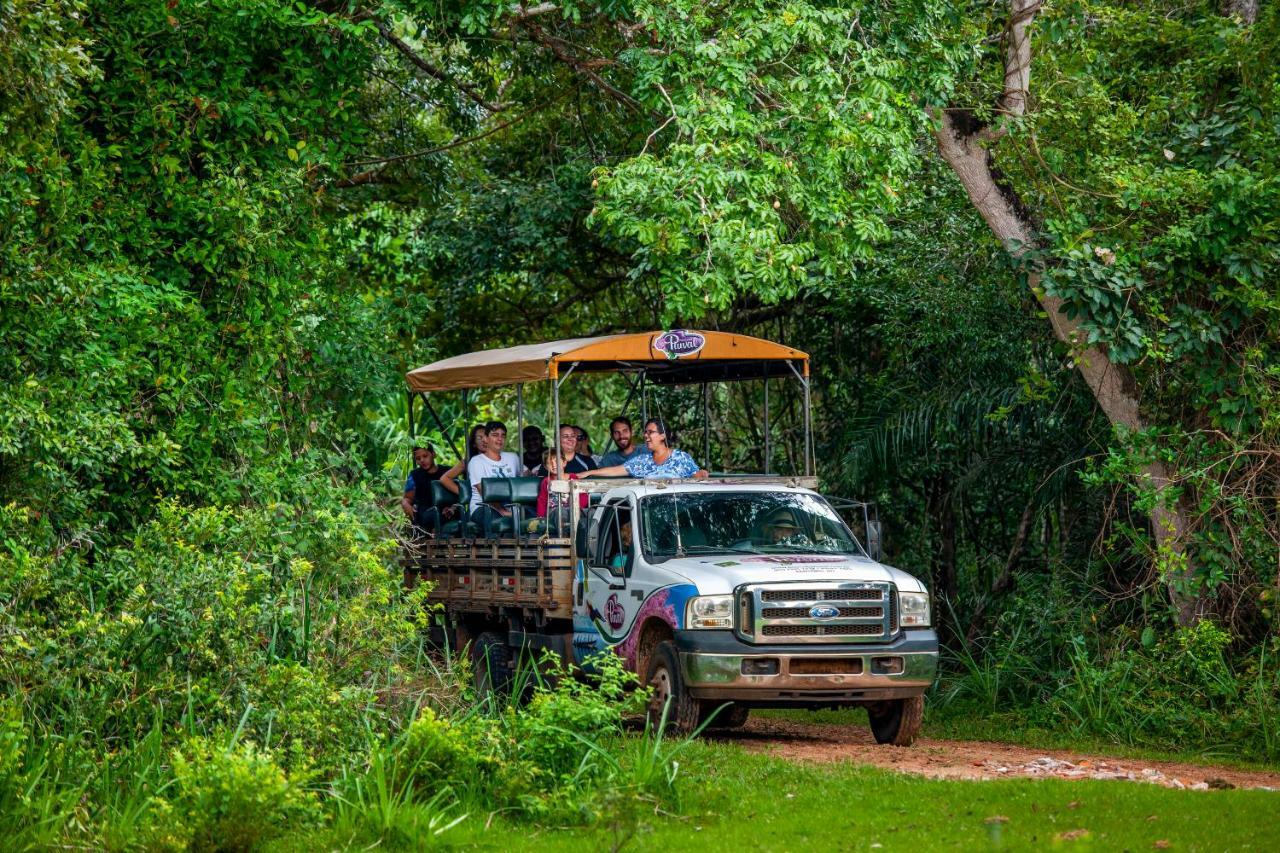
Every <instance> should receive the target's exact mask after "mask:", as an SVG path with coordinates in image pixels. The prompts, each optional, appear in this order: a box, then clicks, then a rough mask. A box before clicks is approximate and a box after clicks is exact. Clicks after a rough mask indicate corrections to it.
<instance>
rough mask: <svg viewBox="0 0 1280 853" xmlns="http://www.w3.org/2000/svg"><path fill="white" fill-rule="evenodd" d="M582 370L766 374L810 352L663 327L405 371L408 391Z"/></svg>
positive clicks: (695, 376) (666, 375)
mask: <svg viewBox="0 0 1280 853" xmlns="http://www.w3.org/2000/svg"><path fill="white" fill-rule="evenodd" d="M789 363H790V364H789ZM569 365H574V368H573V369H574V370H575V371H579V372H600V371H634V372H644V373H645V374H646V375H647V376H648V378H649V379H650V380H652V381H654V382H657V383H660V384H677V385H678V384H684V383H688V382H707V381H733V380H738V379H763V378H766V377H769V376H790V375H793V373H792V370H793V368H794V369H795V370H798V371H799V372H800V373H801V374H802V375H804V376H807V375H808V373H809V355H808V354H807V353H804V352H801V351H800V350H796V349H792V348H791V347H786V346H783V345H782V344H776V343H774V342H772V341H766V340H763V339H762V338H753V337H749V336H747V335H735V334H732V333H729V332H704V331H696V330H692V329H667V330H663V331H658V332H639V333H635V334H626V335H605V336H603V337H598V338H573V339H571V340H565V341H550V342H548V343H542V344H526V345H523V346H518V347H505V348H503V349H492V350H483V351H481V352H472V353H467V354H466V355H457V356H454V357H453V358H446V359H443V360H441V361H437V362H435V363H434V364H428V365H426V366H425V367H419V368H418V369H417V370H411V371H410V372H409V373H407V374H406V375H405V376H406V379H407V380H408V383H409V389H410V390H411V391H454V390H460V389H464V388H485V387H493V386H499V385H515V384H518V383H521V382H536V381H538V380H545V379H553V378H556V377H559V376H562V375H564V373H565V371H566V370H568V366H569Z"/></svg>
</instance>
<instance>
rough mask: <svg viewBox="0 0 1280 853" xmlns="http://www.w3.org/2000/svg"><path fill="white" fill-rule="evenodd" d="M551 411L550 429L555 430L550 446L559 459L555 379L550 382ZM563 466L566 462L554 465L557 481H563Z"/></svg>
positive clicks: (558, 388) (556, 381)
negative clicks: (551, 422)
mask: <svg viewBox="0 0 1280 853" xmlns="http://www.w3.org/2000/svg"><path fill="white" fill-rule="evenodd" d="M551 411H552V420H553V421H554V423H553V424H552V429H554V430H555V436H556V439H555V444H554V445H552V446H553V447H555V449H556V459H560V458H561V457H560V380H559V379H555V378H552V380H551ZM565 464H568V463H567V461H566V462H565V463H564V464H558V465H556V469H557V470H556V479H557V480H563V479H565V473H564V467H565Z"/></svg>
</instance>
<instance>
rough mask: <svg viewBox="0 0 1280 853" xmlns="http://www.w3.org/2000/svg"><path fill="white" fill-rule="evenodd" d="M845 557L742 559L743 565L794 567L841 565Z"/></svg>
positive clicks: (812, 556) (805, 555)
mask: <svg viewBox="0 0 1280 853" xmlns="http://www.w3.org/2000/svg"><path fill="white" fill-rule="evenodd" d="M845 559H846V558H845V557H819V556H817V555H813V554H804V555H802V556H797V557H781V556H777V557H743V558H742V562H744V563H774V564H776V565H779V566H794V565H798V564H803V563H843V562H844V561H845Z"/></svg>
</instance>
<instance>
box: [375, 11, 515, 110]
mask: <svg viewBox="0 0 1280 853" xmlns="http://www.w3.org/2000/svg"><path fill="white" fill-rule="evenodd" d="M378 33H379V34H380V35H381V36H382V38H383V39H384V40H385V41H386V42H387V43H388V44H390V45H391V46H393V47H394V48H395V49H396V50H398V51H400V53H402V54H404V56H405V58H407V59H408V60H409V61H410V62H412V63H413V64H414V65H416V66H417V67H418V69H419V70H420V71H422V73H424V74H426V75H427V76H428V77H432V78H434V79H436V80H439V81H440V82H441V83H447V84H449V85H450V86H453V87H454V88H455V89H457V90H458V91H459V92H461V93H462V94H463V95H465V96H466V97H467V98H468V99H470V100H471V101H472V102H473V103H475V104H476V105H478V106H480V107H483V108H484V109H485V110H487V111H489V112H491V113H499V112H502V110H503V105H501V104H493V103H490V102H489V101H487V100H485V98H484V96H482V95H481V94H480V93H479V92H478V91H477V90H476V87H475V86H473V85H471V84H470V83H464V82H463V81H461V80H458V79H457V78H456V77H454V76H453V75H452V74H450V73H449V72H448V71H445V70H444V69H443V68H440V67H438V66H436V65H434V64H432V63H431V62H428V61H427V60H426V59H425V58H424V57H423V56H422V54H420V53H418V52H417V51H416V50H414V49H413V48H412V47H410V46H409V44H408V43H407V42H405V40H404V39H402V38H400V37H399V36H398V35H396V34H395V33H394V32H392V31H391V27H390V26H388V25H387V23H386V22H385V21H379V22H378Z"/></svg>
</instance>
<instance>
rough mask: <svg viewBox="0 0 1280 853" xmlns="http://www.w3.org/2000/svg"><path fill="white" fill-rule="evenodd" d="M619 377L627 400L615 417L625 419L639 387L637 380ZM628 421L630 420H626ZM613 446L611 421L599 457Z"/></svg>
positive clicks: (623, 374)
mask: <svg viewBox="0 0 1280 853" xmlns="http://www.w3.org/2000/svg"><path fill="white" fill-rule="evenodd" d="M619 375H620V376H621V377H622V381H623V382H626V383H627V399H626V400H625V401H623V403H622V411H620V412H618V415H617V417H619V418H625V417H627V408H628V407H629V406H630V405H631V401H632V400H634V399H635V398H636V389H637V388H639V387H640V383H639V380H637V381H636V382H632V381H631V378H630V377H628V376H627V374H625V373H622V374H619ZM614 420H617V418H615V419H614ZM628 420H630V419H629V418H628ZM643 428H644V426H643V425H641V429H643ZM557 429H559V427H557ZM615 446H616V443H615V442H614V440H613V422H612V421H611V422H610V423H609V441H608V442H606V443H605V446H604V453H602V454H600V455H601V456H603V455H604V454H605V453H608V452H609V449H610V448H612V447H615Z"/></svg>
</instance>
